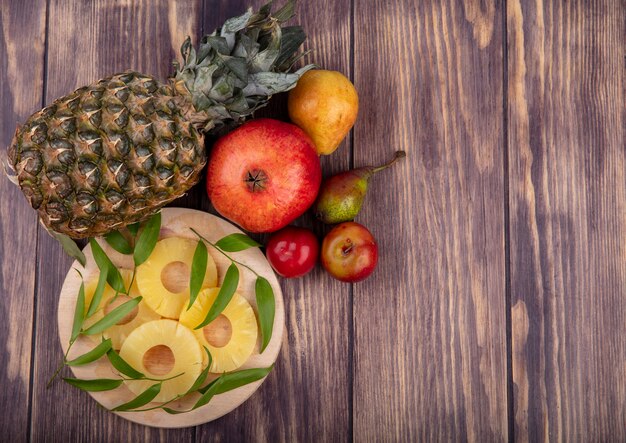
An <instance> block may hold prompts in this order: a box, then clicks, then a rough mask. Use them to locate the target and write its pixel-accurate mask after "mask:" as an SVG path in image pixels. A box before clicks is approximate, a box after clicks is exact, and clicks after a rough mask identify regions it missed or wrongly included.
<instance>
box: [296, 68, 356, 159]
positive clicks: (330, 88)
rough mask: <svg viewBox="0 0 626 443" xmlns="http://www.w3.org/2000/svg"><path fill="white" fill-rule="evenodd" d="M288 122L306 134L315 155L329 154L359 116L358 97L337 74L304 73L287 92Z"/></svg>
mask: <svg viewBox="0 0 626 443" xmlns="http://www.w3.org/2000/svg"><path fill="white" fill-rule="evenodd" d="M288 109H289V118H290V119H291V121H292V122H294V123H295V124H296V125H298V126H300V128H302V129H303V130H304V132H306V133H307V134H308V135H309V137H311V139H313V142H314V143H315V146H316V148H317V153H318V154H319V155H328V154H331V153H333V152H334V151H335V149H337V147H338V146H339V144H340V143H341V141H342V140H343V139H344V138H346V135H348V132H349V131H350V129H351V128H352V126H353V125H354V122H355V120H356V116H357V113H358V112H359V96H358V94H357V92H356V89H355V88H354V85H353V84H352V82H351V81H350V80H349V79H348V78H347V77H346V76H345V75H343V74H342V73H341V72H337V71H327V70H323V69H317V70H312V71H308V72H306V73H305V74H304V75H303V76H302V77H300V80H298V84H297V85H296V87H295V88H294V89H292V90H291V91H290V92H289V99H288Z"/></svg>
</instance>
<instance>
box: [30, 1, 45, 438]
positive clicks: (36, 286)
mask: <svg viewBox="0 0 626 443" xmlns="http://www.w3.org/2000/svg"><path fill="white" fill-rule="evenodd" d="M49 25H50V0H46V18H45V26H44V44H43V73H42V74H43V75H42V76H43V83H42V88H41V91H42V93H41V107H42V108H43V107H44V106H46V92H47V82H48V40H49V39H48V27H49ZM38 250H39V229H35V284H34V287H33V317H32V328H33V329H32V331H33V332H32V334H31V342H30V373H29V377H28V380H29V381H28V385H29V388H28V419H27V423H28V427H27V430H28V435H27V436H26V439H27V441H28V442H31V441H32V439H33V423H32V419H33V397H34V392H35V358H36V355H37V354H36V350H37V300H38V297H37V294H38V293H39V261H40V257H39V254H38V253H37V252H36V251H38Z"/></svg>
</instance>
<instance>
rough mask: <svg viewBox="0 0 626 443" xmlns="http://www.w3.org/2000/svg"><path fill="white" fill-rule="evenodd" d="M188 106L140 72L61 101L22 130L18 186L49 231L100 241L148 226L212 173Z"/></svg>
mask: <svg viewBox="0 0 626 443" xmlns="http://www.w3.org/2000/svg"><path fill="white" fill-rule="evenodd" d="M188 106H189V104H188V103H186V102H185V100H184V98H183V97H181V96H180V95H177V94H176V92H175V91H174V89H173V88H172V87H171V86H170V85H167V84H162V83H159V82H158V81H157V80H156V79H155V78H153V77H150V76H148V75H144V74H140V73H137V72H125V73H121V74H116V75H113V76H111V77H107V78H104V79H102V80H99V81H98V82H96V83H93V84H91V85H89V86H86V87H83V88H80V89H77V90H76V91H74V92H73V93H71V94H68V95H66V96H64V97H61V98H59V99H57V100H55V101H54V102H53V103H52V104H51V105H49V106H47V107H46V108H44V109H42V110H41V111H39V112H36V113H35V114H33V115H32V116H31V117H30V118H29V119H28V120H27V121H26V122H25V124H24V125H23V126H21V127H19V128H18V129H17V131H16V133H15V137H14V139H13V142H12V143H11V146H10V147H9V152H8V158H9V162H10V165H11V166H12V167H13V169H14V176H15V178H16V179H17V181H18V184H19V186H20V188H21V189H22V191H23V192H24V194H25V196H26V198H27V199H28V201H29V203H30V204H31V206H32V207H33V208H34V209H36V210H37V211H38V213H39V217H40V218H41V220H42V222H43V223H44V225H46V226H47V227H48V228H49V229H51V230H53V231H56V232H60V233H63V234H66V235H68V236H70V237H72V238H86V237H95V236H98V235H102V234H105V233H107V232H109V231H111V230H112V229H116V228H117V227H120V226H123V225H127V224H130V223H134V222H136V221H140V220H143V219H145V218H146V217H148V216H149V215H151V214H152V213H154V212H156V211H157V210H158V209H159V208H161V207H162V206H164V205H165V204H167V203H168V202H170V201H172V200H174V199H176V198H178V197H180V196H182V195H183V194H184V193H185V192H186V191H187V190H188V189H189V188H191V187H192V186H193V185H194V184H196V183H197V182H198V181H199V179H200V172H201V171H202V168H203V167H204V165H205V163H206V151H205V148H204V140H203V136H202V134H201V133H200V132H199V131H198V130H197V129H196V128H195V127H194V125H193V124H192V123H191V122H190V121H188V120H187V118H186V117H185V111H186V110H188Z"/></svg>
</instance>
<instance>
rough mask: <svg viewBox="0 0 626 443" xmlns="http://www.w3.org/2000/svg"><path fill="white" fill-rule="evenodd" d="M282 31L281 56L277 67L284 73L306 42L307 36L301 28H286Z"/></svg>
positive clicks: (277, 61)
mask: <svg viewBox="0 0 626 443" xmlns="http://www.w3.org/2000/svg"><path fill="white" fill-rule="evenodd" d="M281 31H282V32H281V37H280V55H279V56H278V59H277V60H276V66H278V67H279V68H278V69H280V70H281V71H282V70H285V69H284V68H288V67H289V66H291V60H292V59H293V57H294V54H295V53H296V52H297V51H298V48H299V47H300V45H302V43H304V41H305V40H306V34H305V33H304V31H303V30H302V28H301V27H300V26H286V27H284V28H282V29H281Z"/></svg>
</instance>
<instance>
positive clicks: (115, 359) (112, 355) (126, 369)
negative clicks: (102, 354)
mask: <svg viewBox="0 0 626 443" xmlns="http://www.w3.org/2000/svg"><path fill="white" fill-rule="evenodd" d="M107 358H108V359H109V361H110V362H111V365H112V366H113V367H114V368H115V369H117V370H118V371H120V372H121V373H122V374H124V375H127V376H129V377H130V378H135V379H137V378H143V377H144V375H143V374H142V373H141V372H139V371H137V370H135V368H133V367H132V366H131V365H129V364H128V363H127V362H126V360H124V359H123V358H122V357H120V354H118V353H117V352H116V351H115V349H109V350H108V351H107Z"/></svg>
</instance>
